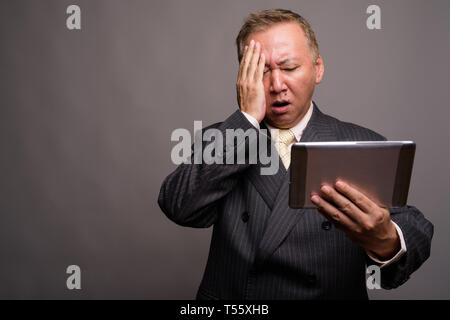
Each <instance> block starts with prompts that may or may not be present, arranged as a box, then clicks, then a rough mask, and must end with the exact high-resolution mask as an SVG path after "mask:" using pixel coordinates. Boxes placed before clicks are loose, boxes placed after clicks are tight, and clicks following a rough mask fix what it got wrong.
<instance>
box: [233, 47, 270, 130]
mask: <svg viewBox="0 0 450 320" xmlns="http://www.w3.org/2000/svg"><path fill="white" fill-rule="evenodd" d="M264 65H265V58H264V54H262V53H261V44H260V43H259V42H256V43H255V42H254V41H253V40H252V41H251V42H250V45H249V46H245V48H244V55H243V57H242V60H241V63H240V65H239V74H238V80H237V83H236V91H237V98H238V103H239V108H240V109H241V111H243V112H245V113H247V114H249V115H251V116H252V117H253V118H255V119H256V120H257V121H258V123H261V121H262V120H263V119H264V117H265V115H266V99H265V96H264V85H263V81H262V78H263V74H264Z"/></svg>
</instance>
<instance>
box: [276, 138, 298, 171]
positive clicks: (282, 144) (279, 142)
mask: <svg viewBox="0 0 450 320" xmlns="http://www.w3.org/2000/svg"><path fill="white" fill-rule="evenodd" d="M294 140H295V135H294V133H293V132H292V131H291V130H289V129H279V130H278V135H277V136H276V137H275V147H276V148H277V151H278V154H279V155H280V158H281V161H283V164H284V167H285V168H286V170H287V169H288V168H289V165H290V164H291V153H290V152H289V145H290V144H291V143H292V142H293V141H294Z"/></svg>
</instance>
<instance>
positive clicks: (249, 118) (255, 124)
mask: <svg viewBox="0 0 450 320" xmlns="http://www.w3.org/2000/svg"><path fill="white" fill-rule="evenodd" d="M241 112H242V114H243V115H244V116H245V117H246V118H247V120H248V121H249V122H250V123H251V124H252V126H254V127H255V128H256V129H259V123H258V120H256V119H255V118H253V117H252V116H251V115H249V114H248V113H245V112H244V111H241Z"/></svg>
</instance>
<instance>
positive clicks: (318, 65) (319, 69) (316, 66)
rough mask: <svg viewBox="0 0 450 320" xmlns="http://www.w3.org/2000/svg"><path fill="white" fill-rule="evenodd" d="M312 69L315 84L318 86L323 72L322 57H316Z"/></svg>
mask: <svg viewBox="0 0 450 320" xmlns="http://www.w3.org/2000/svg"><path fill="white" fill-rule="evenodd" d="M314 69H315V71H316V84H319V83H321V82H322V78H323V73H324V71H325V66H324V64H323V59H322V56H321V55H320V54H319V56H318V57H317V60H316V62H315V64H314Z"/></svg>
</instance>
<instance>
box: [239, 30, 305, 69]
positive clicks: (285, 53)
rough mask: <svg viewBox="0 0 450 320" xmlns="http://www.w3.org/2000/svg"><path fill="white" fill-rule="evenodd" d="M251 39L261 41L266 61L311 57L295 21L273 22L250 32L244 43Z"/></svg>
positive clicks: (303, 36)
mask: <svg viewBox="0 0 450 320" xmlns="http://www.w3.org/2000/svg"><path fill="white" fill-rule="evenodd" d="M251 40H255V41H258V42H260V43H261V45H262V47H263V52H264V55H265V56H266V61H268V62H269V61H270V63H279V62H281V61H283V60H286V58H291V59H303V58H305V57H309V58H310V57H311V56H310V51H309V47H308V42H307V39H306V36H305V34H304V32H303V29H302V28H301V27H300V25H299V24H298V23H296V22H284V23H278V24H275V25H273V26H271V27H269V28H268V29H266V30H264V31H259V32H254V33H251V34H250V35H249V36H248V37H247V39H246V41H245V43H246V45H248V44H249V43H250V41H251Z"/></svg>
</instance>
